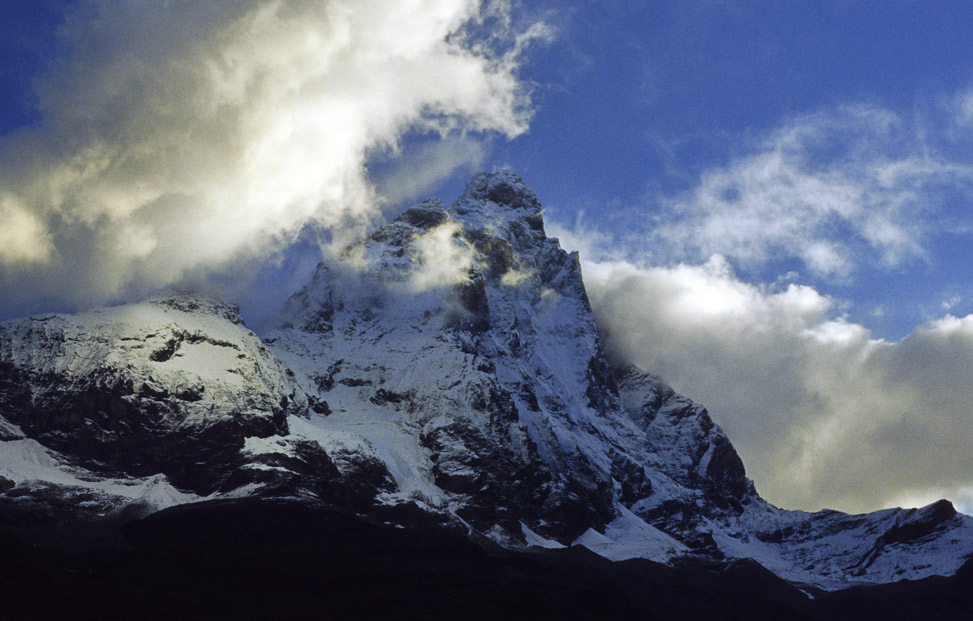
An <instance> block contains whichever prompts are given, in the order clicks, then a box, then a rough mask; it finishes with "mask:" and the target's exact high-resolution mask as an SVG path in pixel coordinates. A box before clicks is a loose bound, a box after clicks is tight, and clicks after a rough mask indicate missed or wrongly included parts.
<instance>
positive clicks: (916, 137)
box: [653, 106, 973, 278]
mask: <svg viewBox="0 0 973 621" xmlns="http://www.w3.org/2000/svg"><path fill="white" fill-rule="evenodd" d="M957 188H962V190H963V191H964V192H965V193H967V194H969V193H970V192H973V165H971V164H969V163H967V162H962V161H952V160H949V159H946V158H943V157H941V156H938V155H937V154H936V152H935V150H934V149H932V148H931V147H930V145H929V144H928V143H927V142H926V140H925V136H924V132H923V131H922V128H921V127H918V126H916V125H915V124H913V123H910V122H906V121H904V120H903V119H901V118H899V117H898V116H897V115H895V114H893V113H892V112H889V111H887V110H884V109H880V108H875V107H871V106H850V107H844V108H840V109H838V110H832V111H827V112H821V113H818V114H813V115H809V116H805V117H802V118H798V119H795V120H792V121H791V122H789V123H787V124H785V125H784V126H782V127H781V128H779V129H778V130H776V131H774V132H771V133H770V134H769V135H767V136H765V137H764V138H763V139H762V140H760V141H759V142H758V143H757V144H756V145H753V146H752V147H751V148H749V149H746V150H744V153H743V154H742V155H740V156H739V157H737V158H735V159H732V160H731V161H730V162H729V163H727V164H726V165H723V166H717V167H713V168H710V169H709V170H707V171H706V172H705V173H703V175H702V177H701V178H700V179H699V182H698V184H696V185H695V187H693V188H692V189H691V190H690V191H688V192H686V193H684V194H682V195H680V196H677V197H662V198H659V197H656V200H659V201H660V202H661V203H662V206H663V207H662V210H661V213H659V214H658V215H657V217H656V219H655V225H656V226H655V230H654V232H653V235H654V238H655V241H656V243H658V244H661V245H662V246H664V247H666V248H667V249H668V252H669V255H670V256H673V257H675V258H677V259H691V260H700V259H705V258H706V257H708V256H710V255H713V254H720V255H723V256H725V257H727V258H728V259H730V260H731V261H733V262H734V264H736V265H738V266H740V267H743V268H748V269H749V268H752V267H755V266H761V265H763V264H766V263H768V262H772V261H779V260H787V259H797V260H799V261H801V262H802V263H803V265H804V267H805V268H806V269H807V270H809V271H810V272H811V273H813V274H815V275H817V276H822V277H832V278H833V277H838V278H846V277H848V276H849V275H851V274H852V273H853V272H855V271H856V270H857V269H858V268H859V267H861V266H862V265H863V264H868V265H884V266H896V265H900V264H902V263H904V262H908V261H914V260H921V259H924V258H926V256H927V255H926V250H925V248H924V243H925V240H926V238H927V236H928V234H929V232H930V229H931V224H930V223H931V222H933V221H934V218H932V217H931V215H932V214H934V213H935V212H936V211H937V209H938V208H939V207H940V206H941V203H942V201H943V200H944V198H945V197H946V196H948V195H950V193H951V192H955V191H956V190H957Z"/></svg>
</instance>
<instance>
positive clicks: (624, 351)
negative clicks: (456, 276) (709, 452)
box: [583, 257, 973, 511]
mask: <svg viewBox="0 0 973 621" xmlns="http://www.w3.org/2000/svg"><path fill="white" fill-rule="evenodd" d="M583 269H584V275H585V282H586V285H587V287H588V292H589V296H590V298H591V303H592V306H593V308H594V310H595V314H596V316H597V319H598V322H599V325H600V326H601V328H602V330H603V332H604V333H605V335H606V339H607V343H608V346H609V348H610V350H611V351H612V352H613V354H614V355H616V356H618V357H620V358H621V359H622V360H625V361H630V362H634V363H637V364H639V365H641V366H642V367H644V368H645V369H647V370H649V371H651V372H653V373H657V374H659V375H661V376H662V377H663V378H664V379H666V380H667V381H668V382H670V383H671V384H672V385H673V386H674V387H675V388H676V389H677V390H679V391H681V392H683V393H684V394H687V395H689V396H691V397H693V398H694V399H696V400H698V401H699V402H700V403H702V404H704V405H706V406H707V407H708V408H709V410H710V412H711V413H712V415H713V417H714V419H715V420H716V421H717V422H718V423H719V424H721V425H722V426H723V427H724V429H725V430H726V431H727V433H728V435H729V436H730V438H731V440H732V441H733V442H734V444H735V446H736V447H737V449H738V450H739V452H740V453H741V456H742V457H743V460H744V463H745V465H746V467H747V470H748V473H749V474H750V475H751V476H752V477H753V478H754V480H755V482H756V484H757V487H758V490H759V491H760V492H761V493H762V494H764V495H765V497H767V498H768V499H769V500H771V501H773V502H776V503H779V504H780V505H782V506H785V507H792V508H804V509H820V508H823V507H831V508H839V509H844V510H847V511H864V510H872V509H876V508H879V507H884V506H892V505H895V504H899V503H904V502H905V503H909V502H926V501H929V500H930V499H935V498H938V497H942V496H947V497H953V498H956V499H957V500H959V501H961V502H968V501H969V497H970V494H969V489H970V487H971V480H970V473H971V472H973V451H971V450H970V449H971V442H970V437H969V430H970V429H971V428H973V383H971V382H970V381H969V378H970V377H973V316H968V317H964V318H956V317H951V316H947V317H945V318H943V319H941V320H938V321H935V322H932V323H929V324H927V325H925V326H923V327H921V328H919V329H917V330H916V331H914V332H913V333H912V334H910V335H909V336H908V337H906V338H905V339H903V340H901V341H898V342H894V343H891V342H886V341H882V340H876V339H873V338H871V337H870V335H869V332H868V331H867V330H866V329H865V328H864V327H862V326H860V325H857V324H854V323H850V322H848V321H845V320H842V319H834V318H833V317H832V315H833V314H834V306H835V305H834V303H833V301H832V300H830V299H829V298H827V297H826V296H823V295H821V294H820V293H818V292H817V291H816V290H814V289H812V288H810V287H806V286H801V285H796V284H790V285H787V286H786V287H783V288H781V287H776V288H775V287H758V286H754V285H751V284H747V283H745V282H742V281H741V280H739V279H738V278H737V277H736V276H735V275H734V273H733V272H732V270H730V268H729V267H728V265H727V263H726V261H725V260H724V259H722V258H720V257H714V258H712V259H711V260H710V261H708V262H707V263H705V264H702V265H687V264H680V265H674V266H669V267H645V266H637V265H635V264H633V263H629V262H624V261H616V262H586V263H584V264H583ZM964 506H965V505H964Z"/></svg>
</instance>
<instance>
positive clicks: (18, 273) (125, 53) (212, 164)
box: [0, 0, 549, 303]
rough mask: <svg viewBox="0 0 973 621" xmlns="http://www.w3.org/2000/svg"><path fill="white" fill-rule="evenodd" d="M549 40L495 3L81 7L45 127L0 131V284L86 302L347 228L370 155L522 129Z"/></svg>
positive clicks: (370, 200)
mask: <svg viewBox="0 0 973 621" xmlns="http://www.w3.org/2000/svg"><path fill="white" fill-rule="evenodd" d="M484 20H487V21H489V20H494V21H498V23H502V24H506V27H505V28H501V29H499V30H498V31H495V32H493V33H492V34H491V38H490V39H489V40H484V39H483V38H482V37H477V36H476V34H475V33H476V30H477V28H478V27H480V26H482V24H483V23H484ZM498 32H499V33H501V34H497V33H498ZM548 35H549V33H548V32H547V31H546V30H545V29H544V28H543V26H542V25H535V26H534V27H532V28H529V29H528V30H527V31H525V32H515V31H514V29H513V28H512V27H510V25H509V7H508V6H507V5H506V4H505V3H502V2H491V3H488V4H486V5H482V4H481V3H479V2H476V1H472V0H410V1H406V2H395V3H387V2H381V1H378V0H354V1H352V0H328V1H325V2H312V1H309V0H233V1H229V2H221V3H201V2H189V1H186V0H177V1H174V2H166V3H155V2H152V3H145V2H137V1H135V0H126V1H122V2H118V1H112V2H109V1H108V0H82V1H81V2H80V4H79V6H78V7H77V8H76V9H75V10H73V12H72V13H70V14H69V15H68V16H67V18H66V20H65V23H64V25H63V28H62V36H63V37H64V40H65V43H66V48H67V49H68V50H69V52H68V54H67V55H65V56H64V57H62V58H60V59H58V60H57V62H55V64H54V65H53V66H52V67H51V69H50V70H49V71H48V72H47V73H46V74H45V75H43V76H41V78H40V80H39V81H38V86H37V104H38V108H39V110H40V112H41V114H42V118H43V121H42V124H41V125H40V127H37V128H27V129H23V130H21V131H19V132H16V133H14V134H10V135H7V136H4V137H3V138H0V169H2V170H3V171H4V175H3V177H2V178H0V209H2V211H3V213H4V215H6V216H7V217H5V218H3V219H2V221H0V241H7V242H8V243H6V244H4V246H5V249H4V251H3V252H2V253H0V281H2V283H3V285H4V286H5V287H6V290H7V291H8V293H12V292H17V293H19V294H20V296H21V297H23V296H25V295H54V296H56V297H59V298H61V299H66V300H68V301H70V302H80V303H92V302H101V301H104V300H106V299H109V298H112V297H114V296H119V295H125V294H126V292H129V291H141V290H150V289H152V288H155V287H158V286H163V285H166V284H169V283H172V282H175V281H179V280H180V279H183V278H185V277H187V276H191V275H192V274H194V273H200V272H205V271H207V270H211V269H220V268H221V267H223V266H225V265H226V264H228V263H231V262H235V261H238V260H240V258H241V257H244V258H246V257H252V256H259V255H261V254H267V253H270V252H273V251H274V250H278V249H280V248H283V247H284V246H286V245H287V244H288V243H290V242H291V241H292V240H293V239H294V237H295V236H296V235H297V233H298V232H299V231H300V230H301V229H302V227H305V226H307V225H313V226H319V227H325V228H330V229H332V230H341V229H343V228H346V227H354V226H355V225H361V224H362V223H363V222H365V221H367V220H368V218H370V217H372V216H373V215H375V214H376V212H377V206H378V205H379V204H380V202H381V199H380V197H379V196H378V195H377V193H376V191H375V189H374V187H373V185H372V183H371V181H370V179H369V178H368V176H367V171H366V164H367V163H368V161H369V160H370V158H372V157H375V156H376V155H380V156H382V157H386V158H387V157H390V156H392V157H394V155H395V154H396V153H397V152H398V150H399V148H400V146H401V141H402V140H403V137H404V136H406V135H408V134H409V133H410V132H411V133H412V134H423V133H433V134H437V135H444V136H446V135H452V136H455V135H461V136H469V135H470V133H471V132H473V133H476V132H494V133H497V134H500V135H503V136H506V137H514V136H517V135H518V134H520V133H522V132H524V131H525V130H526V128H527V123H528V121H529V118H530V115H531V110H530V106H529V99H528V93H527V92H526V90H525V88H524V87H523V85H522V84H521V83H520V81H519V79H518V69H519V63H520V61H521V57H522V52H523V50H524V47H525V46H526V45H527V44H528V43H529V41H530V40H532V39H534V38H537V37H544V36H548ZM500 39H504V40H500ZM464 140H469V138H464ZM437 165H438V166H439V167H440V169H439V170H437V171H435V172H434V173H432V174H433V176H434V177H435V176H437V175H445V174H448V173H449V172H450V171H449V170H448V169H447V170H445V171H444V170H443V169H442V163H441V162H437ZM25 265H29V266H30V269H29V270H25V268H24V266H25ZM28 276H29V279H28Z"/></svg>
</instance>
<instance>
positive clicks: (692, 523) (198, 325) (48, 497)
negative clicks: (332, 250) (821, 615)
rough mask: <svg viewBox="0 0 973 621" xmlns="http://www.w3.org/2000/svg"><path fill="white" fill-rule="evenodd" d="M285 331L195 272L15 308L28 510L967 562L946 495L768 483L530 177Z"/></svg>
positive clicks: (883, 570)
mask: <svg viewBox="0 0 973 621" xmlns="http://www.w3.org/2000/svg"><path fill="white" fill-rule="evenodd" d="M262 336H263V338H262V339H261V338H259V337H258V336H257V335H255V334H254V333H252V332H250V331H249V330H248V329H247V328H246V327H245V326H244V325H243V322H242V320H241V319H240V317H239V315H238V313H237V311H236V309H235V308H233V307H231V306H228V305H226V304H224V303H222V302H219V301H216V300H212V299H208V298H206V297H203V296H198V295H193V294H185V293H172V294H166V295H162V296H159V297H156V298H153V299H150V300H149V301H147V302H145V303H142V304H135V305H129V306H121V307H115V308H109V309H103V310H96V311H90V312H86V313H81V314H77V315H72V316H63V315H46V316H40V317H32V318H28V319H23V320H18V321H12V322H7V323H5V324H2V325H0V416H2V418H0V440H2V442H0V490H2V493H0V507H2V508H3V510H4V511H3V515H4V516H5V517H4V522H5V525H6V526H7V527H8V528H11V529H14V530H16V529H17V528H19V527H23V522H25V521H28V520H29V521H36V519H37V516H38V515H43V516H44V520H46V521H47V522H50V523H63V522H69V521H71V520H97V519H102V518H104V517H105V516H117V515H119V514H121V513H125V512H128V514H131V515H144V514H146V513H150V512H152V511H156V510H158V509H161V508H164V507H167V506H170V505H173V504H180V503H192V502H197V501H200V500H203V499H213V498H227V497H230V498H233V497H250V496H266V497H289V498H298V499H302V500H304V501H307V502H323V503H331V504H333V505H339V506H344V507H352V508H354V510H355V511H358V512H362V513H365V514H375V515H381V516H383V519H388V520H393V521H394V520H396V519H399V518H397V517H396V516H402V515H407V514H408V513H409V511H413V512H414V511H420V512H422V513H423V514H425V515H429V516H433V517H434V518H435V519H436V520H438V521H440V522H442V523H443V524H445V525H447V526H448V527H452V528H456V529H460V530H461V531H463V532H467V533H469V534H470V536H473V537H486V538H490V539H492V540H494V541H496V542H498V543H500V544H501V545H504V546H508V547H522V546H541V547H562V546H571V545H583V546H586V547H588V548H589V549H591V550H593V551H595V552H597V553H598V554H601V555H603V556H605V557H607V558H609V559H613V560H622V559H627V558H636V557H641V558H648V559H652V560H656V561H660V562H678V561H679V559H683V558H708V559H714V560H717V561H720V560H727V561H729V560H732V559H753V560H755V561H757V562H759V563H760V564H762V565H763V566H764V567H766V568H767V569H769V570H771V571H772V572H774V573H776V574H777V575H778V576H781V577H783V578H785V579H787V580H789V581H791V582H793V583H796V584H802V585H811V586H815V587H818V588H824V589H840V588H844V587H847V586H851V585H854V584H870V583H887V582H893V581H896V580H899V579H901V578H922V577H925V576H930V575H950V574H953V573H955V572H956V571H957V570H958V569H959V567H960V566H961V565H962V564H963V563H964V562H965V561H966V560H967V558H968V557H969V556H970V554H971V552H973V518H969V517H967V516H964V515H960V514H957V513H956V511H955V510H953V508H952V506H951V505H950V504H949V503H948V502H946V501H941V502H939V503H936V504H933V505H930V506H928V507H925V508H922V509H910V510H901V509H890V510H884V511H879V512H875V513H872V514H867V515H846V514H842V513H838V512H833V511H824V512H819V513H813V514H812V513H804V512H799V511H786V510H782V509H778V508H776V507H774V506H772V505H770V504H769V503H767V502H765V501H764V500H763V499H761V498H760V496H759V495H758V494H757V492H756V490H755V489H754V487H753V485H752V483H751V482H750V480H749V479H747V477H746V474H745V471H744V466H743V463H742V462H741V460H740V458H739V456H738V455H737V453H736V451H735V450H734V449H733V446H732V445H731V443H730V441H729V440H728V439H727V437H726V435H725V434H724V433H723V432H722V430H721V429H720V428H719V427H718V426H717V425H715V424H714V423H713V421H712V420H711V418H710V417H709V415H708V413H707V412H706V410H705V409H704V408H703V407H701V406H699V405H698V404H695V403H693V402H691V401H690V400H688V399H686V398H685V397H682V396H680V395H678V394H676V393H674V392H673V391H672V390H671V389H669V388H668V387H666V386H665V385H664V383H663V382H662V381H661V380H660V379H659V378H657V377H654V376H652V375H650V374H648V373H646V372H644V371H643V370H641V369H637V368H634V367H627V366H626V367H619V366H617V365H615V364H613V363H612V362H611V361H609V359H608V358H607V357H606V355H605V352H604V350H603V348H602V343H601V339H600V337H599V334H598V330H597V326H596V325H595V322H594V318H593V316H592V313H591V308H590V306H589V303H588V300H587V296H586V294H585V289H584V284H583V281H582V275H581V269H580V265H579V262H578V256H577V254H576V253H573V254H569V253H567V252H565V251H563V250H562V249H561V248H560V247H559V245H558V242H557V240H555V239H552V238H549V237H547V235H546V234H545V231H544V223H543V218H542V214H541V205H540V202H539V201H538V199H537V197H536V196H535V194H534V193H533V191H531V190H530V189H529V188H528V187H527V186H526V185H525V184H524V183H523V182H522V181H521V179H520V178H519V177H517V176H516V175H512V174H509V173H495V174H480V175H477V176H475V177H474V178H473V179H472V180H471V181H470V183H469V184H468V186H467V188H466V191H465V192H464V193H463V195H462V196H460V197H459V198H458V199H457V200H456V201H455V202H454V203H453V204H452V205H450V206H448V207H447V206H445V205H443V204H442V203H440V202H439V201H437V200H428V201H426V202H424V203H422V204H420V205H418V206H416V207H413V208H412V209H409V210H407V211H405V212H404V213H402V214H401V215H400V216H399V217H398V218H396V219H395V220H393V221H391V222H389V223H388V224H386V225H384V226H382V227H381V228H379V229H377V230H376V231H374V232H373V233H372V234H371V235H369V236H368V237H366V238H365V239H363V240H361V242H360V243H357V244H354V245H352V246H350V247H348V248H347V249H346V250H345V251H344V252H343V253H342V254H341V255H340V256H338V257H334V258H332V259H329V260H328V261H326V262H325V263H323V264H322V265H320V266H319V268H318V270H317V272H316V274H315V275H314V278H313V280H312V282H311V283H310V284H309V285H308V286H307V287H306V288H305V289H304V290H302V291H301V292H299V293H297V294H296V295H294V296H293V297H292V298H291V299H290V300H289V301H288V302H287V304H286V305H285V307H284V308H283V309H282V310H281V312H280V313H279V315H278V317H277V319H276V322H275V327H274V328H273V329H272V330H270V331H269V332H268V333H266V334H264V335H262ZM406 509H408V511H406Z"/></svg>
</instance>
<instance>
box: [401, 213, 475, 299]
mask: <svg viewBox="0 0 973 621" xmlns="http://www.w3.org/2000/svg"><path fill="white" fill-rule="evenodd" d="M461 230H462V229H461V228H460V225H459V224H458V223H456V222H455V221H452V220H450V221H447V222H444V223H442V224H440V225H439V226H437V227H434V228H432V229H430V230H428V231H425V232H423V233H422V234H420V235H417V236H416V237H415V238H414V239H413V240H412V252H413V257H414V258H413V261H414V263H415V270H414V271H413V272H412V278H411V285H412V287H413V288H414V289H415V290H416V291H426V290H428V289H434V288H439V287H452V286H454V285H458V284H460V283H464V282H468V281H469V279H470V275H469V273H470V268H471V267H472V266H473V261H474V259H475V254H474V252H473V250H472V249H471V248H470V247H469V246H467V245H466V244H465V243H463V242H462V241H461V238H460V237H459V233H460V231H461Z"/></svg>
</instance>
